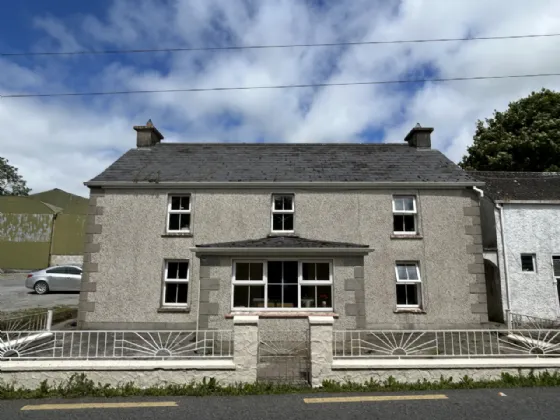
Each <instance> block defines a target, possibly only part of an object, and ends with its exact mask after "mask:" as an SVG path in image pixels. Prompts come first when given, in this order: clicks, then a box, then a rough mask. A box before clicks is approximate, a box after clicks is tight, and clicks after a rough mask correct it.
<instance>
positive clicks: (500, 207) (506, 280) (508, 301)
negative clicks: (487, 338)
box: [496, 204, 511, 329]
mask: <svg viewBox="0 0 560 420" xmlns="http://www.w3.org/2000/svg"><path fill="white" fill-rule="evenodd" d="M496 207H497V208H498V210H499V211H500V226H501V228H502V234H501V235H500V236H501V237H502V253H503V260H504V283H505V285H506V304H507V309H506V318H507V319H506V321H507V326H508V329H511V292H510V288H509V275H508V264H507V241H506V229H505V216H504V207H503V205H502V204H496Z"/></svg>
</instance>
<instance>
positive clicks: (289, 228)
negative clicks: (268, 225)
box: [272, 194, 294, 232]
mask: <svg viewBox="0 0 560 420" xmlns="http://www.w3.org/2000/svg"><path fill="white" fill-rule="evenodd" d="M293 231H294V196H293V195H290V194H275V195H273V196H272V232H293Z"/></svg>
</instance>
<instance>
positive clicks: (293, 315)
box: [225, 311, 338, 319]
mask: <svg viewBox="0 0 560 420" xmlns="http://www.w3.org/2000/svg"><path fill="white" fill-rule="evenodd" d="M236 315H253V316H258V317H259V318H309V317H310V316H332V317H333V318H338V314H337V313H335V312H332V311H328V312H320V311H318V312H315V311H307V312H306V311H297V312H295V311H294V312H287V311H286V312H274V311H235V312H231V313H229V314H226V315H225V318H226V319H230V318H233V317H234V316H236Z"/></svg>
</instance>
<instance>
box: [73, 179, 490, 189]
mask: <svg viewBox="0 0 560 420" xmlns="http://www.w3.org/2000/svg"><path fill="white" fill-rule="evenodd" d="M84 185H85V186H86V187H89V188H95V187H100V188H108V189H110V188H131V189H166V188H188V189H208V188H224V189H230V188H232V189H239V188H267V189H270V188H274V189H282V188H321V189H344V190H350V189H365V188H371V189H376V188H415V189H423V188H430V189H433V188H437V189H458V188H466V187H483V186H484V185H485V184H484V182H422V181H419V182H416V181H415V182H386V181H383V182H275V181H268V182H261V181H258V182H206V181H203V182H132V181H88V182H84Z"/></svg>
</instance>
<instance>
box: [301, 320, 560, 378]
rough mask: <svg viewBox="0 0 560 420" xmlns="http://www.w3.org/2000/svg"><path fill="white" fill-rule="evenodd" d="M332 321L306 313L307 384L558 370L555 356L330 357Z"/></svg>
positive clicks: (490, 375)
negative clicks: (326, 381) (308, 357)
mask: <svg viewBox="0 0 560 420" xmlns="http://www.w3.org/2000/svg"><path fill="white" fill-rule="evenodd" d="M333 324H334V319H332V318H330V317H309V328H310V334H309V335H310V340H311V343H310V344H311V385H312V386H313V387H320V386H321V385H322V383H323V381H325V380H331V381H335V382H339V383H346V382H353V383H365V382H367V381H370V380H375V381H380V382H383V381H385V380H387V379H389V378H390V377H393V378H394V379H395V380H397V381H399V382H404V383H415V382H417V381H423V380H427V381H430V382H434V381H439V380H440V378H441V377H444V378H446V379H448V378H450V377H451V378H453V380H454V381H459V380H461V379H462V378H463V377H464V376H465V375H466V376H468V377H469V378H470V379H473V380H475V381H485V380H495V379H500V377H501V376H502V374H504V373H509V374H511V375H515V376H517V375H519V374H520V373H521V374H523V375H527V374H529V373H530V372H533V373H535V374H537V373H544V372H550V373H554V372H560V358H557V357H549V358H547V357H543V358H538V357H484V358H466V357H465V358H447V359H446V358H438V359H429V358H426V359H421V358H408V359H407V358H403V359H382V358H365V357H364V358H350V357H348V358H334V357H333Z"/></svg>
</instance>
